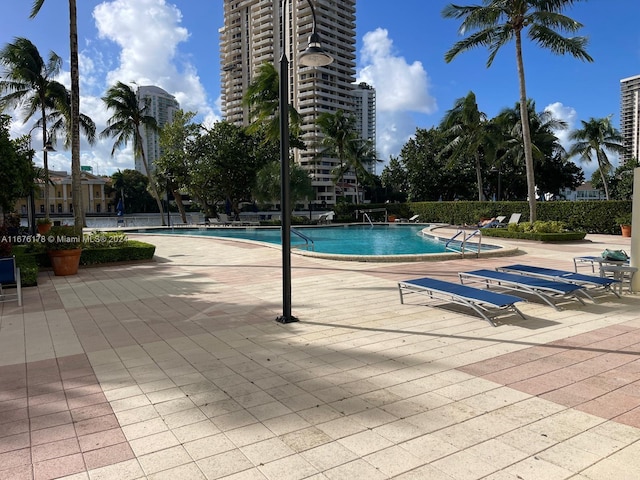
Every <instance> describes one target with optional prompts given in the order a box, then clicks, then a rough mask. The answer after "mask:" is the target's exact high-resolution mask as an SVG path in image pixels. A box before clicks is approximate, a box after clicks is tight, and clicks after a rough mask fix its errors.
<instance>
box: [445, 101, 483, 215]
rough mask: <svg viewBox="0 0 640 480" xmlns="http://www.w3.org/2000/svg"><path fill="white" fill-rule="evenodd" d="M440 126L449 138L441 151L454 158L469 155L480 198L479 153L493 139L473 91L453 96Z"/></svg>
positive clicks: (480, 154)
mask: <svg viewBox="0 0 640 480" xmlns="http://www.w3.org/2000/svg"><path fill="white" fill-rule="evenodd" d="M440 127H441V128H442V129H443V132H444V134H445V135H446V136H447V137H448V138H452V140H451V142H449V143H448V144H447V146H446V147H445V148H444V149H443V150H442V154H446V153H451V154H452V155H453V156H452V159H453V160H454V161H456V160H458V161H459V160H460V159H463V160H464V159H465V157H468V156H471V157H472V158H473V164H474V168H475V171H476V182H477V184H478V201H480V202H481V201H482V200H484V190H483V186H482V157H483V153H484V151H486V150H488V148H487V147H488V146H489V145H490V144H491V143H493V142H492V139H491V136H490V130H489V129H488V128H487V116H486V115H485V114H484V113H483V112H481V111H480V110H478V104H477V103H476V95H475V94H474V93H473V92H469V93H468V94H467V96H466V97H463V98H459V99H458V100H456V102H455V104H454V106H453V108H452V109H451V110H449V111H448V112H447V113H446V114H445V116H444V119H443V120H442V123H441V125H440Z"/></svg>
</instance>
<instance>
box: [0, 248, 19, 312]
mask: <svg viewBox="0 0 640 480" xmlns="http://www.w3.org/2000/svg"><path fill="white" fill-rule="evenodd" d="M9 286H10V287H15V288H16V293H7V292H6V290H5V288H6V287H9ZM11 300H17V301H18V306H19V307H21V306H22V283H21V281H20V268H18V267H17V266H16V259H15V257H6V258H0V302H8V301H11Z"/></svg>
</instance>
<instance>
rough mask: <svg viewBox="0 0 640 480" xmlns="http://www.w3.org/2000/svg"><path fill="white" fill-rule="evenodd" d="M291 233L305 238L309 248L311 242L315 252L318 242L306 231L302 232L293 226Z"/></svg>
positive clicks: (312, 249)
mask: <svg viewBox="0 0 640 480" xmlns="http://www.w3.org/2000/svg"><path fill="white" fill-rule="evenodd" d="M291 233H293V234H295V235H297V236H298V237H300V238H301V239H303V240H304V242H305V245H306V246H307V250H309V243H311V251H313V252H315V251H316V244H315V242H314V241H313V239H312V238H311V237H308V236H306V235H305V234H304V233H302V232H301V231H299V230H296V229H295V228H291Z"/></svg>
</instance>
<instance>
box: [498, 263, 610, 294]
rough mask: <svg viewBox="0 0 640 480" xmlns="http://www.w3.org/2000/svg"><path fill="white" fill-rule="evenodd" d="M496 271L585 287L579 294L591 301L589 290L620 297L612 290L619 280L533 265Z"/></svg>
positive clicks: (519, 265) (517, 265) (509, 267)
mask: <svg viewBox="0 0 640 480" xmlns="http://www.w3.org/2000/svg"><path fill="white" fill-rule="evenodd" d="M496 270H498V271H500V272H511V273H519V274H521V275H529V276H532V277H539V278H545V279H547V280H552V281H554V282H567V283H574V284H576V285H580V286H582V287H585V289H584V290H581V291H580V292H581V293H583V294H584V295H585V296H586V297H587V298H589V299H591V300H593V297H592V296H591V294H590V292H589V290H600V289H601V290H602V291H604V292H611V293H613V294H614V295H615V296H616V297H618V298H619V297H620V295H618V294H617V293H616V291H615V290H614V289H613V288H612V286H615V285H616V284H618V283H620V281H619V280H616V279H614V278H606V277H596V276H595V275H585V274H582V273H574V272H569V271H567V270H557V269H554V268H544V267H535V266H533V265H521V264H516V265H507V266H506V267H498V268H497V269H496Z"/></svg>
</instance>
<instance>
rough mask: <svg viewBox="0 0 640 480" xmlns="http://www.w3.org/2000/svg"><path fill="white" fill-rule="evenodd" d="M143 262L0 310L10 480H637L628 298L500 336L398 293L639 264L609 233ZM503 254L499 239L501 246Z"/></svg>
mask: <svg viewBox="0 0 640 480" xmlns="http://www.w3.org/2000/svg"><path fill="white" fill-rule="evenodd" d="M145 239H146V240H147V241H151V243H154V244H156V245H157V250H156V261H155V262H153V263H145V264H137V265H126V266H111V267H100V268H86V269H81V271H80V273H79V274H78V275H76V276H72V277H54V276H53V275H52V274H50V273H46V272H45V273H41V275H40V277H39V285H38V287H34V288H26V289H24V292H23V293H24V306H23V307H18V306H17V304H16V302H11V303H4V304H0V312H1V315H0V479H32V478H34V479H37V480H41V479H50V478H69V479H74V480H75V479H78V480H79V479H117V480H126V479H138V478H150V479H171V480H183V479H219V478H224V479H228V480H231V479H233V480H258V479H259V480H264V479H269V480H298V479H314V480H320V479H331V480H342V479H344V480H355V479H366V480H377V479H390V478H397V479H403V480H410V479H416V480H417V479H421V480H422V479H429V480H476V479H487V480H489V479H490V480H556V479H557V480H560V479H571V480H610V479H615V480H626V479H628V480H637V479H638V478H640V296H638V295H634V294H629V293H626V294H624V295H623V296H622V298H620V299H618V298H616V297H615V296H613V295H607V296H605V297H601V298H599V299H598V302H597V303H593V302H587V303H586V305H581V304H579V303H578V302H566V303H564V304H563V305H562V306H563V309H562V310H561V311H556V310H554V309H553V308H550V307H549V306H545V305H544V304H542V303H539V302H536V301H533V300H532V301H531V302H528V303H527V304H525V305H524V306H523V307H522V311H523V312H524V314H525V315H526V317H527V319H526V320H523V319H522V318H520V317H518V316H516V315H510V316H506V317H502V318H501V319H500V321H499V325H498V326H497V327H491V326H490V325H489V324H488V323H487V322H485V321H483V320H481V319H480V318H478V317H475V316H470V315H468V314H466V313H465V312H461V311H460V310H459V309H454V308H441V307H438V308H434V307H433V306H426V305H425V304H423V303H421V301H420V300H419V299H418V298H416V300H415V301H414V300H411V301H409V299H408V301H407V303H406V304H405V305H401V304H400V301H399V295H398V289H397V282H398V281H399V280H406V279H410V278H415V277H420V276H432V277H436V278H442V279H449V280H454V281H457V272H459V271H465V270H470V269H476V268H494V267H496V266H499V265H506V264H509V263H516V262H517V263H528V264H533V265H540V266H551V267H555V268H563V269H568V270H571V269H573V263H572V258H573V257H574V256H576V255H586V254H595V255H598V254H600V252H601V251H602V250H603V249H604V248H605V247H607V248H623V249H625V250H627V251H629V245H630V244H629V240H628V239H623V238H621V237H609V236H601V235H593V236H588V237H587V239H588V241H587V242H576V243H574V244H570V245H561V246H560V245H540V244H536V243H533V242H518V243H517V244H515V245H517V246H518V248H520V249H521V250H522V253H523V254H522V255H520V256H517V257H510V258H491V259H464V260H451V261H441V262H419V263H401V264H388V263H387V264H383V263H351V262H337V261H328V260H320V259H314V258H308V257H300V256H296V255H294V256H293V259H292V260H293V261H292V263H293V275H292V276H293V313H294V315H296V316H298V317H299V319H300V321H299V322H298V323H292V324H288V325H282V324H279V323H276V322H275V321H274V319H275V318H276V317H277V316H278V315H279V314H281V313H282V312H281V298H282V297H281V257H280V251H279V250H278V249H274V248H268V247H263V246H257V245H253V244H247V243H237V242H232V241H225V240H214V239H205V238H185V237H166V236H165V237H162V236H153V237H145ZM505 243H509V242H505Z"/></svg>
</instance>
